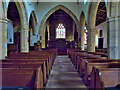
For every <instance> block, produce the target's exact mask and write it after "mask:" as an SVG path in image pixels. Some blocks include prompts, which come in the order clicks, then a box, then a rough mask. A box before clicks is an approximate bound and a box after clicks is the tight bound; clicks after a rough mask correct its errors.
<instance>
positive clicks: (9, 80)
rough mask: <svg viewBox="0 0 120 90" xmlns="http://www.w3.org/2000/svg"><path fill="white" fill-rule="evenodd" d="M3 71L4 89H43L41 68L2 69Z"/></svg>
mask: <svg viewBox="0 0 120 90" xmlns="http://www.w3.org/2000/svg"><path fill="white" fill-rule="evenodd" d="M0 69H1V70H2V87H8V88H9V87H23V88H24V87H28V88H43V80H42V78H41V77H43V75H42V70H41V67H39V68H38V69H33V68H30V69H29V68H28V69H25V68H24V69H23V68H21V69H18V68H0Z"/></svg>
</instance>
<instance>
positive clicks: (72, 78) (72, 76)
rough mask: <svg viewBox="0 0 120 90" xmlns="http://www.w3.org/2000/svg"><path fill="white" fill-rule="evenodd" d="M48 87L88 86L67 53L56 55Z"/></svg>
mask: <svg viewBox="0 0 120 90" xmlns="http://www.w3.org/2000/svg"><path fill="white" fill-rule="evenodd" d="M46 88H86V86H85V85H84V83H83V82H82V79H81V78H80V76H79V75H78V73H77V71H76V70H75V68H74V66H73V64H72V62H71V61H70V59H69V58H68V56H67V55H63V56H56V59H55V62H54V64H53V67H52V71H51V74H50V77H49V80H48V83H47V85H46Z"/></svg>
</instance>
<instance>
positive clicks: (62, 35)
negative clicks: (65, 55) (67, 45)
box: [56, 24, 65, 38]
mask: <svg viewBox="0 0 120 90" xmlns="http://www.w3.org/2000/svg"><path fill="white" fill-rule="evenodd" d="M56 38H65V27H64V25H63V24H58V26H57V28H56Z"/></svg>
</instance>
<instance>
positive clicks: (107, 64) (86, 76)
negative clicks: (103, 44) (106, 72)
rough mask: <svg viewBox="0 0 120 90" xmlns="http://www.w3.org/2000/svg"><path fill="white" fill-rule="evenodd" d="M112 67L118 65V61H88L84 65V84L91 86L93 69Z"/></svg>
mask: <svg viewBox="0 0 120 90" xmlns="http://www.w3.org/2000/svg"><path fill="white" fill-rule="evenodd" d="M112 65H118V60H87V61H85V65H84V79H83V80H84V82H85V84H86V85H89V77H90V74H91V72H92V67H97V68H110V67H112Z"/></svg>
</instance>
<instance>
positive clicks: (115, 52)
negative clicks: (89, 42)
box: [107, 2, 120, 59]
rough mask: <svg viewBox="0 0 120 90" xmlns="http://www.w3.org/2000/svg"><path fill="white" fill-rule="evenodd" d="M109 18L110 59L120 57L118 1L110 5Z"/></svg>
mask: <svg viewBox="0 0 120 90" xmlns="http://www.w3.org/2000/svg"><path fill="white" fill-rule="evenodd" d="M110 7H111V8H110V12H111V13H109V14H110V15H109V19H108V47H107V48H108V57H109V58H110V59H120V30H119V29H120V17H119V12H118V11H119V8H120V6H119V5H118V3H117V2H112V3H111V5H110Z"/></svg>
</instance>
